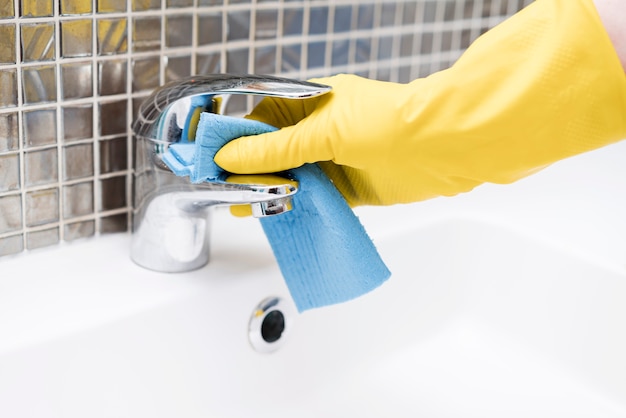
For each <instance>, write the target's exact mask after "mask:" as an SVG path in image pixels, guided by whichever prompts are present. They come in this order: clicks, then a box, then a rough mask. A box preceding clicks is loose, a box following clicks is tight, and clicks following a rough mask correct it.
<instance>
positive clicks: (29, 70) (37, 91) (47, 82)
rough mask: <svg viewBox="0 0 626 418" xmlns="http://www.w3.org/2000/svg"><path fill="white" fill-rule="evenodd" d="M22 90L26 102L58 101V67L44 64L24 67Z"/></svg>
mask: <svg viewBox="0 0 626 418" xmlns="http://www.w3.org/2000/svg"><path fill="white" fill-rule="evenodd" d="M22 90H23V96H24V97H23V99H24V103H25V104H37V103H46V102H56V100H57V86H56V67H55V66H54V65H43V66H38V67H24V68H22Z"/></svg>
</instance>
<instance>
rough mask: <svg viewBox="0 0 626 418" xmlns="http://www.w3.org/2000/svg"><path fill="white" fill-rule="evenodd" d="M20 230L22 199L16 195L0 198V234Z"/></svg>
mask: <svg viewBox="0 0 626 418" xmlns="http://www.w3.org/2000/svg"><path fill="white" fill-rule="evenodd" d="M20 229H22V199H21V196H20V195H19V194H18V195H9V196H0V234H5V233H7V232H13V231H18V230H20Z"/></svg>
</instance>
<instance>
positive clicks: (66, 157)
mask: <svg viewBox="0 0 626 418" xmlns="http://www.w3.org/2000/svg"><path fill="white" fill-rule="evenodd" d="M93 174H94V167H93V144H77V145H70V146H66V147H64V148H63V180H76V179H80V178H84V177H91V176H93Z"/></svg>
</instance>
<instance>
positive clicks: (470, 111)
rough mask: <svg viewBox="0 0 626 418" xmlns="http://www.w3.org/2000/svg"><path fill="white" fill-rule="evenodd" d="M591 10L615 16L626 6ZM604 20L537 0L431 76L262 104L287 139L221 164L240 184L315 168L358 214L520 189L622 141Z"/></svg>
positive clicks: (619, 72) (241, 151)
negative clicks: (566, 162)
mask: <svg viewBox="0 0 626 418" xmlns="http://www.w3.org/2000/svg"><path fill="white" fill-rule="evenodd" d="M594 1H596V2H598V3H600V2H606V3H604V4H603V5H602V6H601V7H603V8H604V9H599V10H604V12H602V13H609V14H610V13H611V9H610V8H609V7H620V5H619V4H617V5H616V4H615V3H621V2H620V1H617V0H616V1H614V2H611V1H610V0H594ZM609 3H612V5H611V4H609ZM621 7H623V6H621ZM599 14H600V12H599V11H598V12H597V11H596V8H595V5H594V3H593V1H592V0H580V1H578V0H576V1H573V0H537V1H536V2H535V3H533V4H531V5H530V6H528V7H526V8H525V9H524V10H522V11H521V12H519V13H517V14H516V15H515V16H513V17H512V18H510V19H508V20H507V21H505V22H503V23H502V24H500V25H498V26H496V27H495V28H494V29H492V30H490V31H488V32H487V33H486V34H484V35H483V36H481V37H480V38H479V39H477V40H476V41H475V42H474V43H473V44H472V45H471V46H470V47H469V48H468V50H467V51H466V52H465V53H464V54H463V56H462V57H461V58H460V59H459V60H458V61H457V62H456V63H455V64H454V65H453V66H452V67H451V68H449V69H447V70H444V71H440V72H438V73H435V74H432V75H431V76H429V77H426V78H422V79H417V80H414V81H413V82H411V83H408V84H399V83H388V82H381V81H375V80H368V79H364V78H360V77H356V76H350V75H339V76H335V77H330V78H326V79H318V80H315V81H317V82H320V83H326V84H329V85H331V86H332V87H333V91H332V92H331V93H329V94H327V95H324V96H321V97H319V98H315V99H310V100H304V101H287V100H279V99H264V100H263V101H262V102H261V103H260V104H259V105H258V106H257V107H256V108H255V110H254V111H253V113H252V114H251V115H250V117H251V118H254V119H258V120H261V121H263V122H266V123H269V124H272V125H275V126H277V127H279V128H282V129H280V130H279V131H278V132H275V133H271V134H264V135H259V136H256V137H245V138H240V139H238V140H235V141H233V142H231V143H230V144H228V145H226V146H225V147H224V148H223V149H222V150H220V152H219V153H218V154H217V155H216V162H217V163H218V164H219V165H220V166H222V167H223V168H224V169H226V170H228V171H231V172H237V173H244V174H246V173H259V172H276V171H281V170H285V169H289V168H294V167H297V166H300V165H302V164H304V163H309V162H320V165H321V166H322V168H323V169H324V171H325V172H326V173H327V174H328V176H329V177H330V178H331V179H332V180H333V182H334V184H335V185H336V186H337V188H338V189H339V191H340V192H341V193H342V194H343V195H344V197H346V199H347V200H348V202H349V203H350V204H351V205H352V206H357V205H365V204H368V205H387V204H394V203H405V202H413V201H419V200H424V199H428V198H432V197H436V196H452V195H455V194H458V193H462V192H466V191H469V190H471V189H473V188H474V187H476V186H477V185H479V184H482V183H485V182H491V183H510V182H513V181H515V180H517V179H519V178H522V177H525V176H527V175H529V174H532V173H534V172H536V171H537V170H540V169H541V168H543V167H546V166H547V165H550V164H551V163H553V162H555V161H558V160H561V159H563V158H567V157H569V156H572V155H576V154H580V153H582V152H586V151H589V150H592V149H595V148H599V147H602V146H604V145H607V144H610V143H612V142H615V141H618V140H620V139H623V138H625V137H626V76H625V74H624V68H623V67H622V63H621V62H620V59H618V55H617V54H616V50H618V49H619V47H620V45H623V44H618V45H616V46H613V44H612V39H613V38H612V37H611V38H610V37H609V36H607V32H609V31H608V30H605V28H604V26H603V21H601V20H600V19H601V18H600V17H599ZM616 19H617V18H616ZM611 22H613V21H611ZM611 24H613V23H611ZM620 30H621V27H617V28H616V29H615V30H614V31H613V32H612V33H613V36H617V37H619V34H618V32H619V31H620ZM622 61H623V60H622Z"/></svg>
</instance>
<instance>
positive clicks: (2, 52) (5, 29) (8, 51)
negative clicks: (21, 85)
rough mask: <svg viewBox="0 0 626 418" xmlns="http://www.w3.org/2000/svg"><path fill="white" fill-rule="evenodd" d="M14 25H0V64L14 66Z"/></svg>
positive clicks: (15, 59) (15, 58)
mask: <svg viewBox="0 0 626 418" xmlns="http://www.w3.org/2000/svg"><path fill="white" fill-rule="evenodd" d="M15 52H16V51H15V25H14V24H2V25H0V64H15V63H16V62H17V56H16V53H15Z"/></svg>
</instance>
